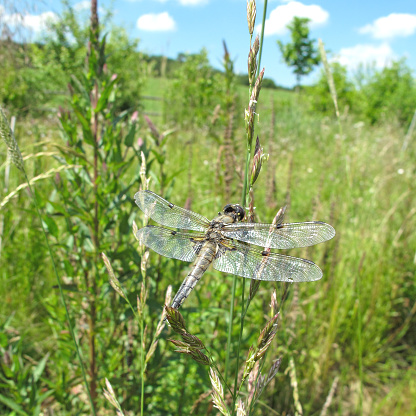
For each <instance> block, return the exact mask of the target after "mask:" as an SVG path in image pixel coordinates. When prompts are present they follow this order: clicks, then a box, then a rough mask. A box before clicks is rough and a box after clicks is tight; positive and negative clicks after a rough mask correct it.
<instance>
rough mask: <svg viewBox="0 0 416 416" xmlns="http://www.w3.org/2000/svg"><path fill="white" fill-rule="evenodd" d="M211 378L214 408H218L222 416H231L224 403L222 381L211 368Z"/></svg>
mask: <svg viewBox="0 0 416 416" xmlns="http://www.w3.org/2000/svg"><path fill="white" fill-rule="evenodd" d="M209 378H210V380H211V385H212V394H211V396H212V401H213V402H214V407H216V408H217V409H218V410H219V411H220V412H221V414H222V415H224V416H229V415H230V412H229V411H228V409H227V406H226V405H225V402H224V389H223V387H222V384H221V380H220V378H219V377H218V374H217V372H216V371H215V370H214V369H213V368H212V367H211V368H210V369H209Z"/></svg>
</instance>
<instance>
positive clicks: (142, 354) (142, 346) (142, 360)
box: [140, 312, 144, 416]
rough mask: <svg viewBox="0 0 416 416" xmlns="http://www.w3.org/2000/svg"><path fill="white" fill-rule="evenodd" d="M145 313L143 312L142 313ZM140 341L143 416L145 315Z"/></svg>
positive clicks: (141, 406) (141, 322) (141, 407)
mask: <svg viewBox="0 0 416 416" xmlns="http://www.w3.org/2000/svg"><path fill="white" fill-rule="evenodd" d="M142 313H143V312H142ZM140 341H141V344H142V345H141V349H140V350H141V352H140V372H141V378H142V389H141V390H142V391H141V396H140V416H143V414H144V413H143V408H144V322H143V315H142V316H141V320H140Z"/></svg>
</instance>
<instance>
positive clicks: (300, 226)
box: [221, 221, 335, 249]
mask: <svg viewBox="0 0 416 416" xmlns="http://www.w3.org/2000/svg"><path fill="white" fill-rule="evenodd" d="M221 231H222V233H223V234H224V236H226V237H229V238H235V239H237V240H240V241H244V242H246V243H251V244H255V245H257V246H261V247H270V248H279V249H289V248H295V247H308V246H313V245H315V244H318V243H322V242H324V241H327V240H330V239H331V238H332V237H334V235H335V230H334V228H333V227H332V226H331V225H329V224H325V223H324V222H320V221H313V222H297V223H291V224H278V225H276V226H274V227H273V225H271V224H260V223H235V224H227V225H226V226H225V227H224V228H223V229H222V230H221Z"/></svg>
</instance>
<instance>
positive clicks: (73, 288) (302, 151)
mask: <svg viewBox="0 0 416 416" xmlns="http://www.w3.org/2000/svg"><path fill="white" fill-rule="evenodd" d="M63 18H65V19H69V20H70V18H69V17H68V16H64V17H63ZM77 25H78V23H77V22H76V21H73V24H72V26H68V25H67V26H65V27H72V28H73V29H72V31H76V32H77V33H80V35H79V42H78V41H77V42H72V43H68V42H67V41H65V36H69V34H66V35H65V36H64V35H62V36H61V37H55V38H54V40H53V41H52V40H51V39H49V40H48V39H47V40H46V42H45V43H43V44H41V45H19V44H16V43H13V42H2V43H1V45H0V55H1V57H2V58H3V57H4V59H1V60H0V75H1V77H2V79H4V80H6V81H7V82H4V83H2V85H1V89H0V101H1V103H2V107H3V108H5V110H6V114H7V116H8V118H9V120H10V117H11V116H17V122H16V127H15V137H16V139H17V142H18V144H19V147H20V149H21V151H22V155H23V160H24V166H25V171H26V173H27V175H28V178H29V180H30V182H31V187H32V189H34V191H31V190H29V189H28V188H27V186H26V184H25V182H26V179H25V176H24V174H23V173H22V172H21V171H20V170H18V169H16V167H15V166H14V165H11V166H9V165H8V163H7V152H6V147H5V146H4V145H1V146H2V147H1V148H2V149H3V151H2V152H0V189H1V190H2V193H1V197H0V238H1V240H0V243H1V244H0V294H1V297H2V300H3V301H2V302H1V304H0V361H1V363H0V414H16V415H17V414H19V415H20V414H22V415H29V414H30V415H35V414H36V415H37V414H40V412H43V414H52V413H53V414H59V415H74V414H80V415H84V414H85V415H86V414H91V410H90V404H89V400H88V398H87V391H86V388H85V384H84V383H83V378H82V373H81V368H80V364H79V361H78V360H77V356H76V351H75V347H74V343H73V342H72V340H71V336H70V332H69V326H68V321H67V320H66V318H65V309H64V306H63V304H62V302H61V300H60V297H59V290H58V288H57V286H56V284H57V281H56V276H55V274H54V272H53V268H52V264H51V257H50V256H49V254H48V249H47V245H46V243H45V238H44V236H43V234H42V225H43V227H45V229H46V230H47V236H48V241H49V243H50V245H51V247H52V251H53V253H54V258H55V259H56V260H57V272H58V275H59V277H60V278H61V279H62V281H63V286H62V288H63V291H64V295H65V299H66V302H67V304H68V307H69V315H70V317H71V323H72V325H73V327H74V328H75V336H76V340H77V342H78V344H79V346H80V349H81V353H82V358H83V362H84V364H85V367H86V370H87V378H88V385H89V388H90V391H91V396H92V401H93V402H94V406H95V409H96V411H97V414H105V413H108V414H113V413H112V412H114V411H115V409H114V408H113V407H112V405H113V406H116V407H117V406H120V408H122V409H123V411H124V412H125V414H126V415H127V414H137V415H138V414H140V413H141V412H142V413H143V414H145V415H182V414H189V413H190V412H191V410H192V411H193V414H195V415H203V414H216V412H217V410H216V409H213V408H212V399H211V396H210V395H209V391H210V390H211V389H212V386H213V384H216V385H217V386H218V384H219V383H221V384H222V385H223V387H224V396H223V397H222V398H221V397H220V396H218V395H217V398H216V404H217V405H218V404H219V405H220V406H221V405H222V404H221V400H223V401H225V403H226V405H227V406H228V407H229V408H231V406H232V402H233V397H232V396H231V394H228V390H227V389H226V388H225V381H226V380H228V381H227V382H229V383H230V385H231V386H233V384H232V383H233V382H234V372H235V371H236V369H238V370H241V369H242V367H243V368H244V365H245V360H246V359H247V356H248V349H249V346H250V345H254V346H255V347H256V346H258V345H260V344H261V337H260V338H259V334H260V331H261V330H262V329H263V328H265V326H266V323H267V322H269V323H270V322H271V324H270V325H272V324H273V323H274V322H275V321H276V320H277V322H278V326H277V327H273V328H277V332H275V334H273V336H274V339H273V340H272V342H271V344H270V346H269V349H268V350H267V354H266V355H265V356H264V358H263V361H262V363H263V364H262V367H263V365H264V368H260V370H262V371H263V374H264V373H267V371H268V369H270V368H273V363H274V364H275V365H276V361H275V360H277V359H278V358H280V359H281V364H280V370H279V371H278V372H277V374H276V376H275V377H274V378H273V379H272V380H271V381H270V384H269V385H268V387H267V388H266V389H265V390H264V391H263V394H262V396H261V397H260V398H259V399H258V400H257V402H256V407H255V408H254V410H253V409H252V412H251V413H250V414H252V415H261V414H271V415H273V414H288V413H290V414H296V412H297V413H298V414H300V413H301V412H303V414H305V415H318V414H325V412H326V414H327V415H329V414H333V415H335V414H342V415H357V414H362V415H382V416H384V415H391V414H400V415H409V416H410V415H414V413H415V411H416V399H415V398H416V384H415V381H414V380H415V376H416V367H415V361H414V360H415V355H414V351H415V348H416V337H415V333H414V331H412V328H414V327H415V324H416V318H415V313H416V306H415V303H414V300H415V299H416V284H415V282H416V274H415V261H416V260H415V247H416V234H415V233H414V229H415V227H416V210H415V206H416V182H415V180H414V178H415V173H416V166H415V157H416V147H415V146H416V142H415V138H414V136H413V139H410V140H409V142H408V146H407V148H406V150H405V151H402V146H403V141H404V139H405V135H406V133H407V129H408V126H409V124H410V121H411V118H412V116H413V113H414V110H415V109H416V89H415V80H414V78H413V74H412V71H411V70H410V69H409V68H408V67H407V66H406V63H405V62H404V61H399V62H396V63H394V64H393V65H392V66H391V67H388V68H385V69H383V70H380V71H373V72H372V73H369V74H367V75H365V76H362V77H361V78H360V79H359V82H357V81H354V80H352V79H351V78H350V77H349V75H348V73H347V71H346V70H345V68H343V67H342V66H341V65H339V64H332V65H331V69H332V72H333V78H334V84H335V87H336V90H337V95H338V105H339V109H340V114H341V117H340V120H339V122H340V123H341V125H342V129H340V127H339V124H338V120H336V118H335V116H334V110H333V103H332V99H331V96H330V92H329V88H328V86H327V81H326V78H325V76H324V73H322V75H321V76H320V78H319V80H318V81H317V83H316V84H315V85H314V86H312V87H305V88H303V89H302V93H301V94H300V96H299V97H295V94H294V93H293V92H292V91H287V90H282V89H276V88H266V85H265V84H263V86H262V89H261V93H260V96H259V97H257V98H258V99H257V100H255V101H257V106H256V108H255V109H253V108H251V109H252V110H253V115H254V111H255V113H256V114H259V117H257V116H255V117H254V128H255V135H257V134H258V135H259V138H260V143H261V146H262V147H263V148H264V152H265V153H269V160H268V161H267V162H264V161H263V164H262V170H261V174H260V175H259V176H258V178H257V181H256V183H255V186H254V187H253V188H252V193H251V194H250V196H249V198H248V200H247V201H248V202H247V205H249V204H250V206H251V208H252V209H251V213H253V215H255V219H256V221H258V222H271V221H272V220H273V218H274V216H275V215H276V212H277V211H278V209H279V208H280V207H281V206H284V205H287V207H288V208H287V216H286V221H291V222H298V221H299V222H300V221H309V220H322V221H325V222H328V223H330V224H332V225H333V226H334V227H335V229H336V231H337V235H336V237H335V238H334V239H333V240H331V241H329V242H328V243H325V244H321V245H318V246H313V247H309V248H306V249H297V250H292V251H291V252H290V253H289V254H290V255H294V256H300V257H305V258H308V259H311V260H313V261H314V262H316V263H317V264H318V265H319V266H320V267H321V268H322V270H323V273H324V276H323V278H322V279H321V280H320V281H317V282H313V283H304V284H293V285H289V284H284V283H281V282H262V283H261V284H260V287H259V288H258V291H257V292H256V293H255V295H254V296H253V297H252V298H250V297H249V292H250V291H249V290H248V286H249V282H247V283H246V290H245V299H246V300H247V298H249V299H250V307H249V308H248V309H247V314H246V316H245V320H244V331H243V333H242V337H241V342H240V343H239V331H240V310H241V300H240V299H241V295H242V291H243V284H242V282H243V280H242V279H240V278H238V279H237V284H236V287H235V308H236V309H235V313H234V314H233V315H232V316H233V319H232V321H231V332H230V340H231V342H230V348H229V366H228V368H227V367H226V364H225V363H226V361H227V343H228V335H229V333H228V331H229V311H230V302H231V298H232V296H231V294H232V291H233V278H232V276H228V275H226V274H224V273H219V272H217V271H214V270H212V269H210V270H208V272H207V273H206V274H205V275H204V278H203V279H202V281H201V282H199V284H198V285H197V287H196V289H195V290H194V291H193V292H192V294H191V295H190V297H189V298H188V299H187V301H186V303H185V304H184V306H183V308H181V313H182V315H183V317H184V320H185V322H186V328H187V330H189V331H190V333H191V334H193V335H194V336H196V337H198V338H199V339H200V340H201V341H202V343H203V345H204V348H206V350H204V354H205V353H207V354H208V352H207V351H209V359H210V360H213V361H215V364H216V366H217V367H218V371H217V373H215V372H214V373H213V372H211V373H209V371H208V370H207V367H206V366H203V365H201V364H199V363H198V362H195V361H193V360H192V359H191V357H189V356H187V355H186V354H178V353H176V352H175V351H174V348H173V346H172V344H171V343H170V342H168V339H171V338H175V340H176V341H175V342H178V339H177V338H178V335H175V334H173V330H174V329H175V328H174V327H173V325H172V328H168V327H167V326H163V321H160V318H161V314H162V310H163V305H164V304H165V303H169V300H167V299H168V297H169V293H168V294H167V292H169V286H170V285H172V290H173V291H174V292H175V291H176V290H177V289H178V287H179V285H180V283H181V282H182V280H183V277H184V275H185V274H186V273H187V272H188V270H189V269H188V267H189V265H188V264H187V263H183V262H180V261H177V260H172V259H167V258H165V257H160V256H158V255H157V254H156V253H154V252H150V253H149V254H145V253H146V252H145V251H144V250H143V248H142V247H138V243H137V242H136V240H135V239H134V236H133V234H132V233H131V229H132V227H133V223H134V222H136V223H137V224H138V226H139V227H142V226H143V225H144V224H145V223H146V220H145V219H144V218H143V216H142V213H141V212H140V210H139V209H138V208H137V206H135V205H134V202H133V195H134V193H135V192H136V191H137V190H139V188H140V187H142V188H146V187H149V189H151V190H153V191H154V192H156V193H159V194H161V195H162V196H163V197H165V198H166V199H168V200H170V201H171V202H173V203H174V204H177V205H179V206H187V207H188V208H190V209H192V210H194V211H196V212H198V213H201V214H202V215H205V216H206V217H208V218H212V217H214V216H215V215H216V213H217V212H218V211H219V210H220V209H222V207H223V206H224V205H225V204H226V203H230V202H240V201H241V194H242V191H243V178H244V169H245V163H246V153H245V152H246V150H247V130H246V126H245V125H244V121H243V120H244V116H245V113H244V107H246V108H248V102H247V101H248V100H247V92H248V88H247V87H246V86H244V85H241V83H240V82H239V79H238V77H236V76H235V75H234V74H233V71H232V68H233V65H232V61H231V60H230V55H229V54H228V51H227V49H226V47H225V51H224V66H223V72H220V71H214V70H213V69H212V68H211V67H210V66H209V64H208V60H207V57H206V53H205V52H204V51H202V52H201V53H200V54H194V55H183V56H181V57H180V59H179V60H177V61H175V62H172V65H173V64H174V69H172V71H171V72H170V69H169V70H168V69H167V68H169V64H168V63H167V62H169V61H167V62H165V63H163V59H159V58H154V59H153V58H152V57H146V56H143V55H142V54H140V53H139V52H137V51H136V42H134V41H131V40H129V39H128V38H127V36H126V35H125V34H124V33H123V32H122V31H120V30H119V29H114V30H113V31H111V32H110V33H109V34H108V36H107V37H106V38H105V37H102V38H101V39H100V44H98V43H97V44H96V47H95V48H93V49H92V51H91V53H90V55H89V59H88V64H87V65H86V60H85V55H86V51H87V45H86V42H87V40H88V39H89V36H90V35H89V32H88V30H86V31H84V29H82V25H81V26H77ZM57 27H61V28H63V27H64V26H59V25H58V26H57ZM77 27H79V29H76V28H77ZM81 29H82V30H81ZM56 30H58V29H56ZM57 33H58V32H57ZM81 33H83V35H82V36H81ZM75 38H76V37H75ZM76 39H78V38H76ZM93 40H94V39H93ZM114 45H124V46H123V47H119V48H115V46H114ZM109 51H111V53H108V52H109ZM48 56H50V57H53V59H47V57H48ZM24 60H26V62H29V65H27V66H24V65H23V62H24ZM154 62H156V63H157V65H156V64H154ZM158 62H159V63H160V68H163V67H165V69H160V70H159V69H158V68H159V63H158ZM138 68H139V69H138ZM253 72H255V71H253ZM133 74H134V75H133ZM266 74H267V68H266ZM254 81H255V80H254ZM68 83H69V90H68V92H64V91H66V88H67V84H68ZM252 87H253V85H252ZM51 91H54V92H55V93H58V94H53V95H52V94H51ZM152 97H153V98H154V97H157V98H158V99H157V100H155V99H150V98H152ZM253 102H254V101H251V105H253ZM242 103H243V104H242ZM59 106H61V107H60V108H59ZM1 122H2V124H1V129H0V130H1V131H2V132H3V131H6V130H5V127H4V124H3V118H2V121H1ZM2 134H3V133H2ZM410 134H411V132H410ZM413 134H414V132H413ZM410 137H412V136H410ZM6 139H7V137H6ZM6 139H5V140H6ZM7 140H8V139H7ZM7 140H6V142H7V144H8V146H9V148H10V146H11V144H10V140H9V141H7ZM12 145H13V143H12ZM252 147H253V148H254V142H253V146H252ZM253 150H254V149H253ZM260 154H261V153H259V155H260ZM13 155H14V157H15V162H16V160H17V163H19V161H20V158H19V157H17V156H19V155H18V153H17V151H16V149H15V150H14V153H13V152H12V154H11V156H12V157H13ZM16 155H17V156H16ZM16 157H17V159H16ZM248 185H250V184H248ZM34 198H35V200H36V202H37V204H38V206H39V208H40V212H41V216H42V223H41V222H40V220H39V218H38V217H37V216H36V208H35V205H34ZM254 207H256V209H255V210H254ZM101 252H104V253H105V254H106V256H107V257H108V259H109V263H111V266H112V269H111V268H109V269H110V275H111V273H112V275H111V276H112V277H111V283H110V281H109V278H108V273H107V270H106V267H105V265H104V262H103V261H102V259H101ZM107 266H108V264H107ZM114 288H115V289H116V290H114ZM274 290H275V291H276V293H277V296H276V298H272V301H271V296H272V294H273V291H274ZM137 297H138V298H139V299H137ZM123 298H124V299H123ZM273 299H275V300H273ZM126 300H127V302H126ZM270 304H271V305H272V306H271V307H270V306H269V305H270ZM137 306H138V307H137ZM277 310H279V311H280V316H279V318H278V319H277V318H274V316H275V314H274V312H276V311H277ZM176 329H178V328H177V327H176ZM269 329H270V328H269ZM181 331H182V332H181ZM177 333H179V334H182V333H183V330H182V329H181V328H179V332H177ZM175 345H177V344H175ZM238 350H239V351H240V354H237V351H238ZM198 357H199V358H198V359H199V360H200V361H199V362H204V360H205V358H204V357H202V356H198ZM237 357H238V359H239V361H240V363H241V366H239V367H237V366H236V363H237ZM194 359H195V358H194ZM196 361H198V360H196ZM225 368H227V371H225ZM276 371H277V370H276ZM143 375H144V376H143ZM241 375H242V372H241ZM210 377H211V379H213V381H211V380H210ZM105 378H107V379H108V380H109V382H110V383H111V385H110V384H109V383H107V384H106V382H105ZM103 389H105V390H106V393H105V395H106V397H107V399H108V400H106V398H105V397H104V394H102V391H103ZM113 389H114V390H113ZM241 392H242V395H241V396H240V398H242V399H245V398H246V396H245V395H246V394H247V392H248V390H247V385H246V384H245V385H244V386H243V387H242V391H241Z"/></svg>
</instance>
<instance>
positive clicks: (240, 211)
mask: <svg viewBox="0 0 416 416" xmlns="http://www.w3.org/2000/svg"><path fill="white" fill-rule="evenodd" d="M224 214H228V215H230V214H231V215H232V216H233V217H234V219H235V217H237V221H241V220H242V219H243V218H244V217H245V215H246V212H245V211H244V208H243V207H242V206H240V205H238V204H234V205H231V204H227V205H226V206H225V207H224Z"/></svg>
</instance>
